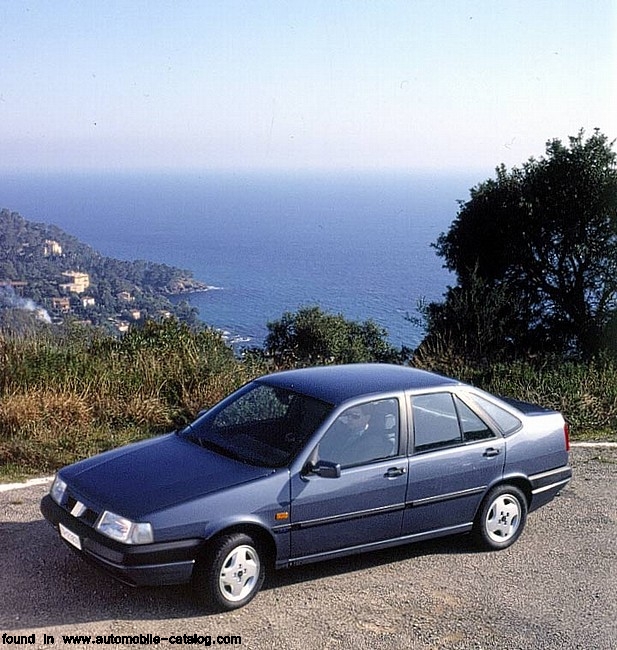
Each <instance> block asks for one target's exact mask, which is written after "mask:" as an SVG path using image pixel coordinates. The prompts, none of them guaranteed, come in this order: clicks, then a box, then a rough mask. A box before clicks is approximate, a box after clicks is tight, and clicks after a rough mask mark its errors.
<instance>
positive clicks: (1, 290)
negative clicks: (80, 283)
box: [0, 210, 206, 327]
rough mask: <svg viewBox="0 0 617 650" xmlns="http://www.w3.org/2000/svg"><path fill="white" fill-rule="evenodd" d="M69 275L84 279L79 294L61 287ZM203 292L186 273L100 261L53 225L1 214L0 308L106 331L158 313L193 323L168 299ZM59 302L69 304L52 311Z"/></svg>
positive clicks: (145, 264)
mask: <svg viewBox="0 0 617 650" xmlns="http://www.w3.org/2000/svg"><path fill="white" fill-rule="evenodd" d="M70 272H81V273H87V274H88V281H89V285H88V286H87V288H86V289H85V290H84V291H83V292H79V293H78V292H75V291H71V290H69V289H67V288H66V286H65V287H63V285H67V284H68V283H70V281H71V279H70V277H67V276H66V275H64V274H66V273H70ZM15 287H18V288H19V289H18V291H16V290H15ZM205 288H206V286H205V285H204V284H203V283H201V282H198V281H196V280H195V279H194V278H193V277H192V275H191V273H190V271H186V270H182V269H177V268H175V267H172V266H168V265H166V264H156V263H154V262H146V261H143V260H137V261H135V262H128V261H123V260H116V259H113V258H109V257H105V256H103V255H101V254H100V253H98V252H96V251H95V250H94V249H92V248H91V247H90V246H87V245H86V244H83V243H82V242H80V241H79V240H78V239H76V238H75V237H72V236H71V235H69V234H67V233H65V232H64V231H62V230H61V229H60V228H57V227H56V226H52V225H46V224H39V223H33V222H30V221H27V220H26V219H24V218H23V217H21V216H20V215H19V214H18V213H16V212H9V211H8V210H0V308H1V307H2V306H7V305H8V306H18V307H21V308H22V309H27V310H29V311H31V312H32V313H34V314H38V315H39V316H40V315H41V314H43V315H44V316H45V317H46V318H49V315H50V314H51V316H53V317H54V318H55V320H60V319H62V320H65V319H66V318H67V314H70V317H71V318H73V319H78V320H79V319H81V320H87V321H88V322H90V323H92V324H94V325H103V326H108V327H109V326H110V319H113V320H114V321H115V322H116V324H117V321H118V320H121V319H124V320H128V321H133V320H140V319H141V320H144V319H146V318H157V317H159V315H160V314H161V312H165V313H171V314H174V315H176V316H177V317H178V318H180V319H182V320H184V321H187V322H192V323H194V322H196V320H197V319H196V315H195V312H194V311H193V310H191V309H190V308H188V307H187V305H186V303H180V304H179V305H176V304H174V303H172V302H171V301H170V300H169V296H170V295H174V294H179V293H183V292H185V291H191V290H202V289H205ZM58 298H64V299H66V300H68V305H66V306H63V307H57V306H56V305H57V304H58V303H57V302H54V299H58ZM84 298H88V299H89V300H86V301H84ZM37 309H38V311H37Z"/></svg>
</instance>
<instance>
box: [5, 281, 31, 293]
mask: <svg viewBox="0 0 617 650" xmlns="http://www.w3.org/2000/svg"><path fill="white" fill-rule="evenodd" d="M27 286H28V283H27V282H16V281H14V280H0V288H2V287H6V288H10V289H12V290H13V291H14V292H15V293H16V294H17V295H19V296H23V295H24V289H25V288H26V287H27Z"/></svg>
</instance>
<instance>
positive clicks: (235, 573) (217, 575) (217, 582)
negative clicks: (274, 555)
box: [193, 533, 265, 611]
mask: <svg viewBox="0 0 617 650" xmlns="http://www.w3.org/2000/svg"><path fill="white" fill-rule="evenodd" d="M264 578H265V566H264V558H263V557H262V556H261V555H260V552H259V547H258V545H257V544H256V543H255V542H254V541H253V539H252V538H251V537H249V536H248V535H245V534H244V533H234V534H232V535H226V536H225V537H221V538H220V539H218V540H216V541H215V542H214V544H213V545H212V547H211V548H210V551H209V552H208V553H207V554H206V555H205V556H204V557H203V558H202V559H201V560H200V561H199V562H198V563H197V566H196V567H195V573H194V575H193V588H194V589H195V592H196V594H197V596H198V598H199V599H200V600H201V601H202V602H203V603H204V604H205V605H206V606H207V607H208V608H210V609H214V610H216V611H229V610H232V609H237V608H239V607H243V606H244V605H246V604H247V603H248V602H249V601H250V600H252V599H253V598H254V597H255V595H256V594H257V592H258V591H259V590H260V589H261V586H262V584H263V581H264Z"/></svg>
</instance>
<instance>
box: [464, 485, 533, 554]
mask: <svg viewBox="0 0 617 650" xmlns="http://www.w3.org/2000/svg"><path fill="white" fill-rule="evenodd" d="M526 521H527V499H526V497H525V495H524V494H523V492H522V491H521V490H520V489H519V488H517V487H515V486H514V485H498V486H496V487H494V488H493V489H492V490H490V491H489V493H488V494H487V495H486V497H485V498H484V501H482V505H481V506H480V510H479V511H478V514H477V517H476V521H475V526H474V534H475V538H476V542H477V543H478V544H479V545H480V546H481V547H482V548H485V549H488V550H501V549H504V548H508V546H511V545H512V544H514V542H516V540H517V539H518V538H519V537H520V536H521V533H522V532H523V529H524V528H525V522H526Z"/></svg>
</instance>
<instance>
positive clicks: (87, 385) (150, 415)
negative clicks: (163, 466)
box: [0, 321, 262, 476]
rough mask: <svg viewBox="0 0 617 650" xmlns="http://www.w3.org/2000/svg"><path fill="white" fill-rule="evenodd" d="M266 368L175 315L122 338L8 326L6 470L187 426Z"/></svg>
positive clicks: (4, 346) (0, 470) (0, 368)
mask: <svg viewBox="0 0 617 650" xmlns="http://www.w3.org/2000/svg"><path fill="white" fill-rule="evenodd" d="M261 372H262V369H261V368H260V367H259V366H258V365H257V364H256V363H254V362H252V363H249V362H246V363H243V362H240V361H239V360H237V359H236V358H235V357H234V355H233V353H232V351H231V350H230V349H229V348H228V347H227V346H226V345H225V343H224V341H223V340H222V339H221V337H220V335H219V334H218V333H216V332H214V331H211V330H203V331H200V332H194V331H192V330H191V329H189V328H188V327H187V326H185V325H182V324H179V323H177V322H175V321H165V322H162V323H154V322H151V323H147V324H146V326H145V327H144V328H142V329H136V330H133V331H131V332H130V333H129V334H127V335H126V336H125V337H123V338H122V339H115V338H113V337H111V336H109V335H106V334H101V333H99V332H97V331H93V330H91V329H87V328H79V327H73V328H70V329H67V330H65V331H64V332H63V333H62V334H61V335H60V336H58V335H57V334H55V333H54V334H52V333H49V332H39V333H36V334H29V335H26V336H19V337H17V336H13V335H8V334H0V476H1V475H5V476H8V475H14V474H27V473H30V472H39V471H51V470H53V469H55V468H57V467H59V466H61V465H64V464H67V463H70V462H73V461H75V460H77V459H79V458H83V457H85V456H88V455H91V454H93V453H97V452H99V451H103V450H105V449H109V448H112V447H115V446H118V445H120V444H123V443H125V442H129V441H131V440H136V439H139V438H142V437H145V436H149V435H153V434H156V433H161V432H164V431H169V430H172V429H174V428H177V427H179V426H182V425H184V424H185V423H187V422H188V421H190V419H191V418H193V417H194V416H195V414H196V413H197V412H198V411H199V410H201V409H203V408H205V407H208V406H210V405H212V404H213V403H215V402H216V401H218V400H219V399H221V397H223V396H224V395H226V394H227V393H229V392H231V391H232V390H234V389H235V388H237V387H238V386H240V385H241V384H243V383H245V382H246V381H248V380H249V379H251V378H252V377H254V376H255V375H257V374H261Z"/></svg>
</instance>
